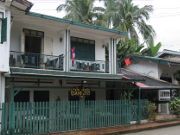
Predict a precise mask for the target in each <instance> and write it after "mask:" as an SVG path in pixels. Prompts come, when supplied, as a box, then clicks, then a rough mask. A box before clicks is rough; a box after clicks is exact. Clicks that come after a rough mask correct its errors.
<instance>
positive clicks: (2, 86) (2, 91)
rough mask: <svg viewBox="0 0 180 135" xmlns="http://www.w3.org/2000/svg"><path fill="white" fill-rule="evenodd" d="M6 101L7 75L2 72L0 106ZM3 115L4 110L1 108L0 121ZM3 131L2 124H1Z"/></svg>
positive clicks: (0, 74)
mask: <svg viewBox="0 0 180 135" xmlns="http://www.w3.org/2000/svg"><path fill="white" fill-rule="evenodd" d="M4 102H5V76H4V75H3V74H2V73H0V108H2V103H4ZM1 117H2V110H0V123H1ZM0 131H1V124H0Z"/></svg>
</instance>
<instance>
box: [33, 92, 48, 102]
mask: <svg viewBox="0 0 180 135" xmlns="http://www.w3.org/2000/svg"><path fill="white" fill-rule="evenodd" d="M34 102H49V91H34Z"/></svg>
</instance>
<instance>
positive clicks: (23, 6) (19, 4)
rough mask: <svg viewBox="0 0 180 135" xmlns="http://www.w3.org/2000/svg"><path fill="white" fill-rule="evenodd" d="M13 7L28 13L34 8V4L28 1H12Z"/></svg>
mask: <svg viewBox="0 0 180 135" xmlns="http://www.w3.org/2000/svg"><path fill="white" fill-rule="evenodd" d="M11 5H12V6H14V7H16V8H18V9H20V10H23V11H26V12H28V11H29V10H30V9H31V7H32V6H33V4H32V3H31V2H29V1H27V0H12V2H11Z"/></svg>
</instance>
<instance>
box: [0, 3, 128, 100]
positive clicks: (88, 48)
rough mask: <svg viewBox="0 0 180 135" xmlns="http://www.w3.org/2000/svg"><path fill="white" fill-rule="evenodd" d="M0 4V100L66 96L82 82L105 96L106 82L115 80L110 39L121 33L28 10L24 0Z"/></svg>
mask: <svg viewBox="0 0 180 135" xmlns="http://www.w3.org/2000/svg"><path fill="white" fill-rule="evenodd" d="M1 3H2V5H3V8H2V13H1V18H2V21H3V20H6V22H7V26H6V28H5V27H4V29H6V30H7V33H6V40H5V41H4V42H2V43H3V44H2V45H1V46H0V47H1V48H0V51H1V56H3V58H2V57H1V59H0V71H1V93H2V94H1V97H2V98H1V102H5V101H7V102H9V101H11V99H12V100H15V101H32V102H33V101H56V100H57V99H62V100H69V99H74V98H73V97H72V96H71V94H70V93H71V92H70V91H72V90H73V89H74V88H76V87H88V88H89V90H90V91H91V92H90V93H91V94H90V95H89V98H92V99H94V100H95V99H106V83H107V82H109V81H110V80H119V79H121V75H117V74H116V42H117V40H119V39H121V38H122V37H124V36H126V33H123V32H119V31H117V30H112V29H107V28H103V27H100V26H94V25H88V24H81V23H78V22H72V21H69V20H64V19H61V18H56V17H52V16H47V15H42V14H38V13H31V12H29V10H30V8H31V7H32V3H30V2H28V1H25V0H22V1H21V0H14V1H10V0H7V1H4V2H3V1H2V2H1ZM2 28H3V27H2ZM106 47H107V48H108V50H109V54H108V55H109V58H106V56H105V55H106V54H105V48H106ZM17 89H21V90H20V91H19V92H18V94H17V95H16V96H15V97H11V96H10V95H11V94H10V93H11V92H12V93H13V91H16V90H17ZM39 95H43V97H44V98H40V97H42V96H39ZM22 97H23V98H22Z"/></svg>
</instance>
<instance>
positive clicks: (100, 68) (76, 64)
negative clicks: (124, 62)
mask: <svg viewBox="0 0 180 135" xmlns="http://www.w3.org/2000/svg"><path fill="white" fill-rule="evenodd" d="M70 70H71V71H83V72H102V73H108V72H109V70H108V63H107V62H105V61H101V60H96V61H86V60H77V59H75V60H74V61H73V60H72V59H71V61H70Z"/></svg>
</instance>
